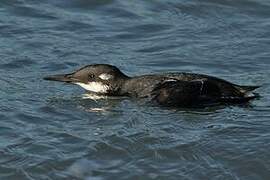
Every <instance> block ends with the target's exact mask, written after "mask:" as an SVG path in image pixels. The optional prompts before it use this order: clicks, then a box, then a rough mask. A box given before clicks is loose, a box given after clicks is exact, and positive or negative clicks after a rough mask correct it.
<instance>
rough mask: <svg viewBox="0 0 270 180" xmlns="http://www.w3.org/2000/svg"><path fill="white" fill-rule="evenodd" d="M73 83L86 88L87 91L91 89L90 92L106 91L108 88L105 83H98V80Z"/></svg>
mask: <svg viewBox="0 0 270 180" xmlns="http://www.w3.org/2000/svg"><path fill="white" fill-rule="evenodd" d="M75 84H77V85H79V86H81V87H82V88H84V89H86V90H87V91H91V92H95V93H107V92H108V90H109V86H108V85H105V84H103V83H99V82H89V83H87V84H84V83H79V82H77V83H75Z"/></svg>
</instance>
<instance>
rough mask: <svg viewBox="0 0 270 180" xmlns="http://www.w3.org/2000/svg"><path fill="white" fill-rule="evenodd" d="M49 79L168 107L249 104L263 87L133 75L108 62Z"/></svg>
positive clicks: (178, 76) (196, 76) (208, 79)
mask: <svg viewBox="0 0 270 180" xmlns="http://www.w3.org/2000/svg"><path fill="white" fill-rule="evenodd" d="M44 79H45V80H50V81H61V82H66V83H72V84H77V85H79V86H81V87H83V88H84V89H86V90H87V91H90V92H94V93H96V94H100V95H108V96H129V97H137V98H148V99H150V100H151V101H153V102H156V103H158V104H160V105H164V106H174V107H196V106H208V105H216V104H224V103H230V104H234V103H245V102H248V101H249V100H251V99H254V98H256V97H257V95H256V94H254V93H252V91H253V90H255V89H257V88H258V87H259V86H241V85H236V84H233V83H231V82H228V81H226V80H223V79H220V78H216V77H213V76H208V75H203V74H194V73H164V74H150V75H141V76H135V77H129V76H127V75H125V74H124V73H122V72H121V71H120V70H119V69H118V68H117V67H115V66H112V65H108V64H92V65H87V66H84V67H82V68H80V69H78V70H76V71H75V72H73V73H69V74H60V75H52V76H47V77H44Z"/></svg>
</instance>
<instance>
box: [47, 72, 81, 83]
mask: <svg viewBox="0 0 270 180" xmlns="http://www.w3.org/2000/svg"><path fill="white" fill-rule="evenodd" d="M43 79H44V80H48V81H60V82H66V83H72V82H78V80H77V79H75V78H74V77H73V74H57V75H51V76H46V77H44V78H43Z"/></svg>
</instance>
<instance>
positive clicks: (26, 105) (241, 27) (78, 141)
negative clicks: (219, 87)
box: [0, 0, 270, 180]
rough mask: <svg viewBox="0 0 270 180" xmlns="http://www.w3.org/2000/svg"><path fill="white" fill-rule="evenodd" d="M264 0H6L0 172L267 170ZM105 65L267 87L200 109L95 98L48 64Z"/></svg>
mask: <svg viewBox="0 0 270 180" xmlns="http://www.w3.org/2000/svg"><path fill="white" fill-rule="evenodd" d="M269 57H270V3H269V1H267V0H233V1H232V0H223V1H218V0H204V1H199V0H188V1H187V0H181V1H178V0H151V1H124V0H123V1H120V0H47V1H35V0H27V1H25V0H1V2H0V84H1V86H0V98H1V101H0V179H9V180H12V179H20V180H23V179H30V180H32V179H46V180H47V179H83V180H103V179H186V180H191V179H192V180H193V179H195V180H201V179H215V180H223V179H226V180H227V179H232V180H239V179H241V180H248V179H250V180H255V179H256V180H266V179H269V177H270V151H269V149H270V143H269V142H270V133H269V128H270V121H269V119H270V103H269V102H270V94H269V91H270V83H269V77H270V70H269V69H270V60H269ZM91 63H109V64H113V65H115V66H118V67H119V68H120V69H121V70H122V71H124V72H125V73H126V74H128V75H130V76H132V75H139V74H146V73H154V72H155V73H157V72H165V71H166V72H167V71H185V72H196V73H204V74H209V75H215V76H218V77H221V78H225V79H226V80H229V81H232V82H235V83H238V84H243V85H249V84H252V85H262V88H260V89H259V90H258V91H257V92H258V93H260V94H261V95H262V98H261V99H258V100H255V101H253V102H252V103H251V104H249V105H243V106H228V107H215V108H206V109H197V110H187V109H185V110H183V109H166V108H160V107H152V106H149V105H146V104H144V103H142V102H141V101H136V100H134V99H127V98H123V99H118V98H108V99H106V98H105V99H100V100H96V101H94V100H91V99H89V98H87V96H86V95H84V91H83V90H82V89H80V88H79V87H75V86H71V85H64V84H61V83H54V82H46V81H43V80H42V77H44V76H46V75H48V74H55V73H66V72H71V71H73V70H74V69H76V68H79V67H81V66H83V65H86V64H91Z"/></svg>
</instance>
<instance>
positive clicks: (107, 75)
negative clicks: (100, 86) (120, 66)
mask: <svg viewBox="0 0 270 180" xmlns="http://www.w3.org/2000/svg"><path fill="white" fill-rule="evenodd" d="M98 77H99V78H100V79H103V80H109V79H112V78H113V76H112V75H111V74H107V73H103V74H101V75H99V76H98Z"/></svg>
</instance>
